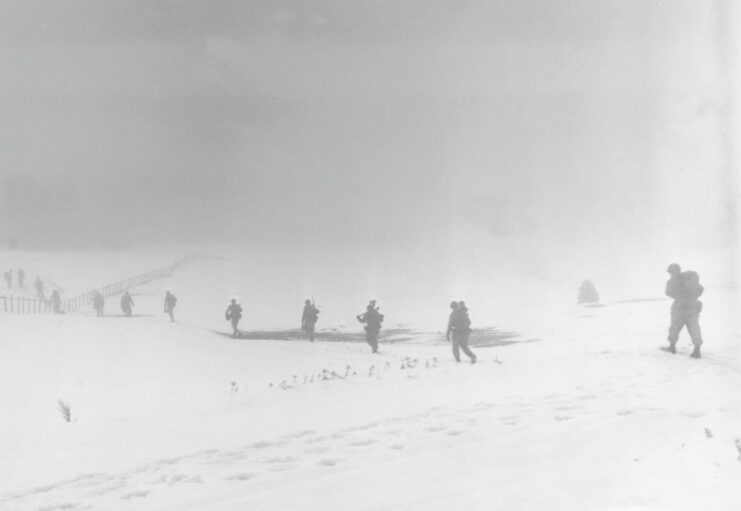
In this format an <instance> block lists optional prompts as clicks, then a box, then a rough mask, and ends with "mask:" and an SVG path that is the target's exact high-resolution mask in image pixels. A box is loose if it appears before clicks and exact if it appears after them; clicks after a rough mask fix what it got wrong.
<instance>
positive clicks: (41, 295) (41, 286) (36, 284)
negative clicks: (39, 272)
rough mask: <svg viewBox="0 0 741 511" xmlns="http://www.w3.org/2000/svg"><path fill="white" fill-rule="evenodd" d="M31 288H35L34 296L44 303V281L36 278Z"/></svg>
mask: <svg viewBox="0 0 741 511" xmlns="http://www.w3.org/2000/svg"><path fill="white" fill-rule="evenodd" d="M33 287H35V288H36V294H37V295H38V296H39V299H41V300H44V301H46V298H45V297H44V281H42V280H41V277H36V282H34V284H33Z"/></svg>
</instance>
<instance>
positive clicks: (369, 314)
mask: <svg viewBox="0 0 741 511" xmlns="http://www.w3.org/2000/svg"><path fill="white" fill-rule="evenodd" d="M355 317H356V318H357V320H358V321H360V322H361V323H365V327H364V328H365V341H366V342H367V343H368V344H369V345H370V347H371V350H372V352H373V353H378V334H379V333H380V332H381V323H383V314H381V313H380V312H378V307H376V301H375V300H371V301H370V303H369V304H368V306H367V307H366V308H365V312H364V313H363V314H358V315H357V316H355Z"/></svg>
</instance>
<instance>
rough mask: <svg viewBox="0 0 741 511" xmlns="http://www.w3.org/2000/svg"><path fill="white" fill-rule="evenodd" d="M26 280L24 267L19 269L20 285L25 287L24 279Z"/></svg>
mask: <svg viewBox="0 0 741 511" xmlns="http://www.w3.org/2000/svg"><path fill="white" fill-rule="evenodd" d="M24 280H26V272H25V271H23V268H21V269H20V270H18V285H19V286H20V287H23V281H24Z"/></svg>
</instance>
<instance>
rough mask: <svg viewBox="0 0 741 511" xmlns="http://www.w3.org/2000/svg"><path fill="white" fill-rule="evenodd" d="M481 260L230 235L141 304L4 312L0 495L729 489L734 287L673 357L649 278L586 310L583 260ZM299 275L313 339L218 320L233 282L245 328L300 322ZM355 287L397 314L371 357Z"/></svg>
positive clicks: (264, 499) (225, 496) (560, 495)
mask: <svg viewBox="0 0 741 511" xmlns="http://www.w3.org/2000/svg"><path fill="white" fill-rule="evenodd" d="M170 255H171V253H169V252H168V253H139V254H131V253H129V254H128V258H127V257H124V254H117V255H115V256H112V258H111V259H107V258H106V257H105V256H104V255H99V256H97V257H96V258H93V260H91V261H90V262H89V264H88V266H87V267H82V268H81V267H80V266H71V265H67V266H65V267H61V266H60V267H59V268H58V272H59V275H60V277H59V279H60V280H62V281H65V282H67V281H68V282H70V284H69V286H70V287H72V284H71V283H72V282H79V281H81V280H83V277H82V276H83V275H86V274H87V272H88V270H90V268H92V270H90V271H92V272H93V273H94V274H95V275H96V276H99V277H100V279H101V280H103V279H105V280H103V281H102V282H96V283H94V284H93V285H94V286H97V285H103V284H106V283H108V282H109V281H113V280H118V279H119V278H124V277H127V276H129V274H130V273H131V272H133V273H138V272H139V271H146V270H148V269H151V268H154V267H157V266H160V265H164V264H167V263H169V262H170V260H169V259H175V258H176V257H177V256H179V255H182V254H176V255H175V256H174V257H171V258H168V256H170ZM81 257H84V255H83V256H81ZM316 257H317V260H320V259H321V257H322V256H321V255H317V256H316ZM124 259H127V260H128V263H127V264H126V265H119V266H117V263H118V262H119V261H121V260H124ZM271 260H272V263H271V262H270V261H271ZM289 262H295V261H289ZM495 262H496V264H494V263H493V262H492V263H491V264H492V266H491V267H488V266H487V265H488V264H490V262H489V261H480V262H479V263H476V264H468V265H467V266H466V267H473V268H477V271H478V272H479V274H480V275H488V276H489V277H486V278H482V279H481V283H480V284H479V283H477V281H476V279H474V278H473V276H471V278H470V280H469V281H467V280H466V278H464V277H465V276H461V275H450V276H449V279H448V277H446V278H444V279H443V281H444V282H468V284H463V285H461V284H448V285H446V284H445V283H441V282H425V281H424V279H422V278H421V277H420V275H419V274H420V273H422V271H421V270H420V269H417V271H411V272H409V274H405V272H403V271H398V272H397V271H396V270H393V269H390V270H389V272H390V275H389V276H388V279H386V280H383V279H374V281H373V282H370V281H367V282H365V283H362V282H360V280H362V278H356V277H355V276H356V272H354V271H353V269H352V266H353V265H354V264H358V263H357V261H356V262H355V263H345V264H344V265H343V264H340V263H339V262H338V263H337V264H335V265H334V266H335V268H334V269H335V270H336V271H337V275H339V277H334V278H330V275H329V274H330V270H329V269H327V268H324V267H321V271H317V272H316V274H315V275H314V276H313V277H312V276H311V275H312V272H311V271H306V269H305V268H301V266H300V265H295V264H293V265H292V264H287V263H286V261H281V260H275V259H271V256H270V254H249V253H238V254H236V255H229V256H227V258H226V259H213V260H210V261H204V262H200V263H195V264H193V265H191V266H188V267H186V268H184V269H182V270H181V271H180V272H178V273H177V274H176V275H175V276H174V277H173V278H171V279H167V280H162V281H157V282H152V283H150V284H147V285H146V286H142V287H139V288H136V289H135V290H133V291H134V293H133V294H134V299H135V301H136V307H135V314H137V316H135V317H133V318H123V317H121V316H120V315H119V314H118V307H117V306H116V305H117V304H116V303H113V302H114V300H109V302H108V307H107V310H108V313H109V316H108V317H106V318H103V319H99V318H95V317H93V315H92V314H90V313H89V312H84V313H81V314H75V315H69V316H45V315H41V316H12V315H3V316H0V322H2V342H0V389H2V390H0V406H1V407H2V410H3V415H4V417H3V421H2V422H1V423H0V459H2V460H3V463H1V464H0V481H1V482H0V509H8V510H54V509H59V510H62V509H66V510H75V509H101V510H117V509H121V510H124V509H137V510H147V509H152V510H169V509H172V510H175V509H178V510H179V509H199V510H232V509H234V510H237V509H240V510H241V509H251V510H252V509H266V510H280V509H344V508H348V507H352V508H355V509H405V510H407V509H408V510H416V509H426V510H428V509H451V508H452V509H462V508H469V509H482V510H483V509H528V510H531V509H536V510H537V509H549V510H551V509H570V510H593V509H600V510H601V509H605V510H613V509H632V510H638V509H640V510H648V509H651V510H654V509H662V510H677V509H688V510H689V509H693V510H694V509H715V510H726V509H728V510H730V509H737V508H738V507H739V505H741V487H740V485H738V484H737V483H738V481H739V478H740V477H741V458H739V457H740V456H741V451H739V450H738V449H739V448H737V446H736V440H735V439H736V438H739V437H741V403H739V399H738V391H739V389H740V388H741V368H740V367H739V353H738V344H739V340H740V338H741V330H740V329H739V328H738V322H737V320H736V319H735V318H736V316H737V311H738V310H739V305H741V303H740V300H739V293H738V291H737V290H734V289H723V288H709V289H708V290H707V292H706V295H705V297H704V302H705V312H704V313H703V316H702V319H701V324H702V327H703V329H704V335H705V339H706V345H705V346H704V348H705V357H704V358H703V359H702V360H699V361H698V360H692V359H690V358H689V357H688V354H689V350H690V346H689V340H688V339H687V337H686V334H683V337H682V341H681V343H680V353H678V354H677V355H674V356H672V355H669V354H667V353H664V352H661V351H659V350H658V349H657V348H658V347H659V346H661V345H663V344H664V338H665V329H666V326H667V320H668V308H669V302H668V301H667V300H663V299H655V298H659V297H660V296H661V293H660V291H661V286H662V285H663V282H659V289H658V292H656V293H653V292H652V293H651V294H641V293H640V292H638V291H636V289H638V288H630V287H627V288H626V289H623V290H621V291H620V293H622V294H620V293H619V292H618V291H617V288H615V289H616V290H615V291H614V292H613V290H612V289H608V290H607V291H608V292H607V293H605V291H603V290H602V289H601V290H600V291H601V293H602V294H603V297H605V295H608V297H609V295H613V296H619V297H620V299H613V300H612V301H610V300H609V299H606V303H605V306H603V307H594V308H584V307H578V306H575V305H571V303H572V302H573V301H574V298H575V294H576V287H577V285H578V282H571V281H570V282H567V283H563V282H559V281H558V279H553V280H548V279H544V278H543V277H542V276H539V275H533V274H532V273H530V272H528V271H527V270H526V269H524V268H523V267H522V266H519V265H518V264H516V263H513V262H510V263H507V262H505V260H504V258H503V257H500V258H498V259H497V260H496V261H495ZM284 263H286V266H285V271H283V272H281V271H278V269H279V268H283V264H284ZM466 263H471V261H466ZM38 264H39V266H40V267H44V261H43V259H42V258H41V257H40V256H39V259H38ZM307 264H309V265H310V266H312V263H311V261H308V262H307ZM271 265H272V266H271ZM361 266H362V265H361ZM382 266H383V265H382ZM49 267H51V265H50V266H49ZM266 267H267V268H272V269H273V270H274V271H265V268H266ZM291 268H293V269H291ZM487 268H488V271H489V273H487ZM129 270H131V272H130V271H129ZM258 270H260V271H258ZM301 275H310V276H309V277H303V278H304V279H306V280H305V282H301V278H302V277H301ZM379 275H380V273H379ZM561 275H563V274H561ZM586 277H589V276H585V278H586ZM88 278H89V277H88ZM492 283H494V284H496V290H497V292H490V293H489V292H487V291H491V285H492ZM597 284H598V288H599V287H600V286H599V281H598V282H597ZM456 286H459V287H456ZM438 287H442V288H443V289H442V291H439V290H437V288H438ZM358 288H359V290H358ZM165 290H172V291H173V292H174V293H175V294H176V295H177V296H178V297H179V299H180V300H179V304H178V307H177V309H176V319H177V322H176V323H170V321H169V319H168V318H167V317H166V316H164V314H162V297H163V295H164V291H165ZM317 290H318V291H317ZM312 291H314V292H317V297H318V302H319V303H320V305H323V308H322V315H321V318H320V323H319V326H320V327H321V329H320V330H322V329H323V334H322V333H320V335H319V340H318V341H317V342H316V343H314V344H311V343H309V342H307V341H304V340H298V339H294V338H293V336H294V334H295V332H287V333H285V334H284V335H281V336H279V337H281V338H285V339H287V340H254V339H237V340H235V339H231V338H229V337H228V336H225V335H221V334H223V333H227V332H228V331H229V328H228V324H227V323H226V321H224V319H223V311H224V309H225V307H226V304H227V301H228V299H229V298H230V297H231V296H239V297H240V300H241V301H242V303H243V305H245V309H246V315H245V320H244V328H245V329H247V330H259V329H266V330H267V329H276V330H278V329H295V328H296V326H297V323H298V320H299V317H300V307H301V303H302V301H303V299H304V298H305V297H306V296H310V294H311V292H312ZM369 298H377V299H379V301H380V303H381V305H382V308H383V311H384V312H385V313H386V314H387V318H388V322H387V324H386V325H385V326H386V330H393V329H396V331H395V335H394V336H391V337H389V336H387V337H386V338H385V339H382V344H381V353H380V355H376V356H374V355H371V354H370V353H369V349H368V347H367V346H366V345H365V344H364V343H363V342H362V341H358V340H357V339H358V334H359V333H360V331H361V329H360V325H359V324H358V323H354V322H353V315H354V314H356V313H358V312H360V310H362V308H363V307H364V304H365V302H366V301H367V299H369ZM451 298H464V299H466V300H467V302H468V304H469V306H470V307H471V310H472V319H473V321H474V326H475V327H477V329H478V330H477V332H476V334H475V343H474V346H473V349H474V351H476V352H477V354H478V355H479V360H480V363H478V364H476V365H474V366H471V365H469V364H466V363H461V364H455V363H454V362H453V361H452V356H451V355H450V347H449V344H448V343H447V342H446V341H445V339H444V335H443V334H442V330H443V329H444V326H445V320H446V316H447V310H446V305H447V302H448V301H449V300H450V299H451ZM624 298H633V300H625V299H624ZM286 310H288V311H289V312H290V314H286V313H285V311H286ZM400 311H404V314H403V315H402V314H401V313H400ZM348 318H349V319H348ZM513 332H515V333H516V334H515V333H513ZM343 338H344V339H346V340H347V342H335V341H337V340H338V339H343ZM395 339H396V340H395ZM412 366H413V367H412ZM59 399H62V400H65V401H67V402H68V403H69V404H70V405H71V407H72V418H73V420H72V422H70V423H67V422H65V421H64V420H63V419H62V417H61V415H60V413H59V411H58V410H57V401H58V400H59Z"/></svg>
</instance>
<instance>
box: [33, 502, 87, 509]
mask: <svg viewBox="0 0 741 511" xmlns="http://www.w3.org/2000/svg"><path fill="white" fill-rule="evenodd" d="M81 507H82V504H78V503H77V502H64V503H62V504H52V505H51V506H44V507H41V508H39V511H71V510H73V509H80V508H81Z"/></svg>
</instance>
